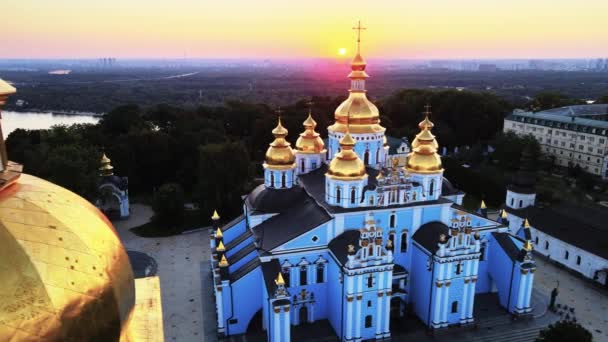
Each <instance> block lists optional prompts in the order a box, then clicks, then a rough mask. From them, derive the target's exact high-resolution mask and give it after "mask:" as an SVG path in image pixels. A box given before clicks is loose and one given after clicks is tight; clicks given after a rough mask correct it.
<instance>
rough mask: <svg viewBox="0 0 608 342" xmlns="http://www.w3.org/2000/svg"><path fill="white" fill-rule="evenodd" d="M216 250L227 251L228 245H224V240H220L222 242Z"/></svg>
mask: <svg viewBox="0 0 608 342" xmlns="http://www.w3.org/2000/svg"><path fill="white" fill-rule="evenodd" d="M215 250H216V251H218V252H225V251H226V247H225V246H224V243H223V242H222V241H220V243H219V244H218V245H217V248H216V249H215Z"/></svg>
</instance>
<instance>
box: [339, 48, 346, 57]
mask: <svg viewBox="0 0 608 342" xmlns="http://www.w3.org/2000/svg"><path fill="white" fill-rule="evenodd" d="M338 54H339V55H340V56H344V55H346V48H339V49H338Z"/></svg>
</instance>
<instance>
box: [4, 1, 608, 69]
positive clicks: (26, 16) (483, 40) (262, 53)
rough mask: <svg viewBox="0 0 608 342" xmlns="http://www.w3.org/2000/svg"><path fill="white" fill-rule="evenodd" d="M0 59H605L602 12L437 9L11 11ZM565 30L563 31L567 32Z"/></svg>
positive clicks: (26, 4)
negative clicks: (358, 28) (358, 52)
mask: <svg viewBox="0 0 608 342" xmlns="http://www.w3.org/2000/svg"><path fill="white" fill-rule="evenodd" d="M3 10H4V11H5V13H10V14H11V15H9V16H7V17H6V18H3V21H4V27H5V28H4V29H3V31H4V32H3V34H2V35H1V36H0V46H2V47H3V49H2V51H1V52H0V59H97V58H103V57H108V56H110V57H113V58H117V59H183V58H184V57H186V59H264V60H265V59H272V60H275V59H311V58H329V59H331V58H340V57H349V56H352V55H353V52H354V49H355V44H356V43H355V41H356V33H355V32H353V30H352V29H351V28H352V27H353V26H355V25H356V23H357V21H358V20H359V19H360V20H361V22H362V25H363V26H364V27H366V30H365V31H364V32H363V33H362V53H363V55H364V56H365V57H366V58H369V59H396V60H437V59H441V60H470V59H477V60H486V59H593V58H606V57H608V45H606V44H601V43H600V42H601V41H603V40H604V39H605V36H606V34H607V33H608V24H607V21H606V13H608V2H606V1H601V0H591V1H587V2H586V3H585V6H584V8H583V10H581V6H580V5H578V4H576V3H574V2H572V1H567V0H559V1H547V0H540V1H536V2H533V3H528V2H526V1H523V0H517V1H513V2H510V3H508V4H502V3H500V4H499V3H498V2H495V1H493V2H488V1H481V0H463V1H461V2H458V3H454V2H450V1H446V0H441V1H433V2H413V3H407V4H406V3H403V2H401V1H392V0H379V1H377V2H375V3H374V4H368V3H357V2H354V1H350V2H340V1H338V2H330V3H325V2H323V1H321V0H311V1H309V2H307V3H306V4H301V3H295V4H286V3H282V2H276V1H272V0H258V1H255V2H246V1H233V2H226V3H203V2H199V1H194V0H180V1H179V4H175V3H166V2H162V1H158V0H155V1H144V0H131V1H129V2H127V3H125V2H120V1H118V0H108V1H106V2H104V3H86V4H84V3H81V2H79V1H76V0H59V1H55V2H53V3H48V2H42V1H40V0H22V1H9V3H8V5H5V6H4V8H3ZM564 23H567V25H565V24H564Z"/></svg>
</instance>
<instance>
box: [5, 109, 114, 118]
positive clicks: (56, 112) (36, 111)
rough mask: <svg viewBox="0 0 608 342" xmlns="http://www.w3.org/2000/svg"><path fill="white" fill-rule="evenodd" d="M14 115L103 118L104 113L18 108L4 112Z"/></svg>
mask: <svg viewBox="0 0 608 342" xmlns="http://www.w3.org/2000/svg"><path fill="white" fill-rule="evenodd" d="M9 111H10V112H14V113H26V114H27V113H33V114H51V115H67V116H94V117H103V116H104V115H106V113H93V112H79V111H73V110H41V109H30V108H28V109H27V110H22V109H19V108H7V111H6V112H9Z"/></svg>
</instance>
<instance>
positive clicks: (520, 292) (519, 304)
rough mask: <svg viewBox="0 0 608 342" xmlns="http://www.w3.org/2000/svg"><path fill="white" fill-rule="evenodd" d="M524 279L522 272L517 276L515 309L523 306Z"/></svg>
mask: <svg viewBox="0 0 608 342" xmlns="http://www.w3.org/2000/svg"><path fill="white" fill-rule="evenodd" d="M525 280H526V277H525V276H524V275H523V274H522V275H521V276H520V277H519V289H518V291H517V307H516V308H515V310H518V309H521V308H523V307H524V292H525V290H526V289H525Z"/></svg>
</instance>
